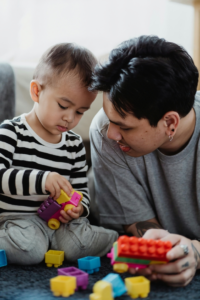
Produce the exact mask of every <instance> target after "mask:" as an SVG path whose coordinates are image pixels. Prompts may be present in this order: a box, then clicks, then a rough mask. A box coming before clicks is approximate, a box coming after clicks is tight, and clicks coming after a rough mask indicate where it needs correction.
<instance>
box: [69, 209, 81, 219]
mask: <svg viewBox="0 0 200 300" xmlns="http://www.w3.org/2000/svg"><path fill="white" fill-rule="evenodd" d="M67 214H68V215H69V216H70V217H71V218H72V219H78V218H79V213H75V212H73V211H72V210H71V209H70V210H68V211H67Z"/></svg>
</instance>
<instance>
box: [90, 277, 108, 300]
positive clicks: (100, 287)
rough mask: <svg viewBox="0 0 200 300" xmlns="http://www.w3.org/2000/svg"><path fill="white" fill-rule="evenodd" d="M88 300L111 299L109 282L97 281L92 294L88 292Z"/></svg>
mask: <svg viewBox="0 0 200 300" xmlns="http://www.w3.org/2000/svg"><path fill="white" fill-rule="evenodd" d="M90 300H113V296H112V286H111V284H110V283H109V282H106V281H104V280H100V281H97V282H96V283H95V285H94V286H93V294H90Z"/></svg>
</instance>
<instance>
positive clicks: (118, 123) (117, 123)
mask: <svg viewBox="0 0 200 300" xmlns="http://www.w3.org/2000/svg"><path fill="white" fill-rule="evenodd" d="M109 121H110V122H111V123H113V124H115V125H119V126H124V127H130V126H128V125H125V124H123V123H122V122H114V121H112V120H110V119H109Z"/></svg>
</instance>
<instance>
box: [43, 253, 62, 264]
mask: <svg viewBox="0 0 200 300" xmlns="http://www.w3.org/2000/svg"><path fill="white" fill-rule="evenodd" d="M63 261H64V251H58V250H49V251H48V252H46V253H45V263H46V265H47V267H52V266H53V265H54V267H55V268H58V267H59V266H61V265H62V264H63Z"/></svg>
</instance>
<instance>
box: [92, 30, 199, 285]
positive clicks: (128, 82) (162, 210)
mask: <svg viewBox="0 0 200 300" xmlns="http://www.w3.org/2000/svg"><path fill="white" fill-rule="evenodd" d="M197 83H198V71H197V68H196V67H195V65H194V63H193V61H192V58H191V57H190V56H189V54H188V53H187V52H186V51H185V50H184V49H183V48H182V47H180V46H178V45H176V44H174V43H169V42H166V41H165V40H164V39H159V38H157V37H151V36H141V37H139V38H135V39H131V40H128V41H126V42H123V43H122V44H121V45H120V46H119V47H118V48H117V49H114V50H113V51H112V52H111V54H110V57H109V61H108V62H107V63H106V64H104V65H103V66H101V65H100V66H97V67H96V70H95V74H94V77H93V83H92V86H91V90H99V91H103V109H102V110H101V111H100V112H99V113H98V114H97V115H96V116H95V118H94V120H93V122H92V125H91V130H90V134H91V145H92V163H93V171H94V179H95V188H96V200H97V203H98V208H99V212H100V220H101V223H104V224H105V223H107V224H110V225H117V224H120V225H122V226H123V228H124V230H125V232H127V233H129V234H132V235H136V236H142V235H143V237H144V238H153V239H162V240H170V241H171V242H172V244H173V246H174V247H173V249H172V250H171V251H170V252H169V253H168V256H167V257H168V259H169V260H170V262H169V263H168V264H167V265H152V266H150V267H149V268H147V269H145V270H144V271H141V272H140V273H143V274H145V275H148V276H149V278H150V279H151V280H155V279H161V280H163V281H165V282H167V283H168V284H170V285H173V286H181V285H182V286H183V285H187V284H188V283H189V282H190V281H191V280H192V278H193V276H194V274H195V272H196V269H199V268H200V242H199V240H200V184H199V182H200V150H199V147H200V143H199V135H200V94H198V93H197V94H196V88H197ZM195 94H196V95H195ZM148 229H150V230H148ZM130 271H131V272H132V273H135V272H136V271H135V270H133V269H132V270H130Z"/></svg>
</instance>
